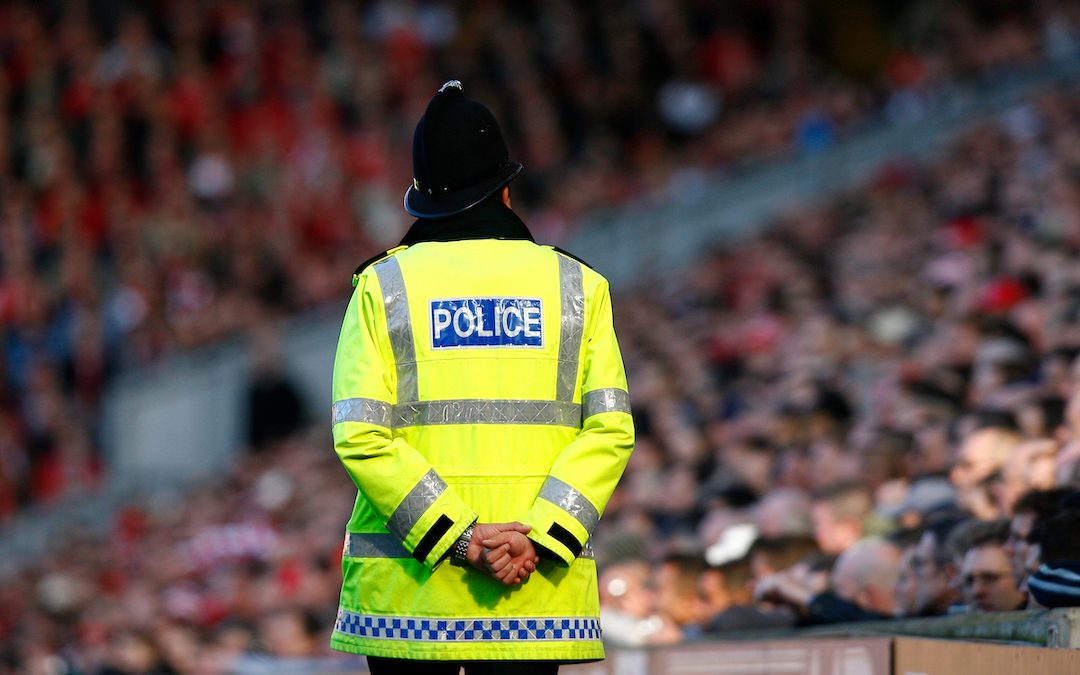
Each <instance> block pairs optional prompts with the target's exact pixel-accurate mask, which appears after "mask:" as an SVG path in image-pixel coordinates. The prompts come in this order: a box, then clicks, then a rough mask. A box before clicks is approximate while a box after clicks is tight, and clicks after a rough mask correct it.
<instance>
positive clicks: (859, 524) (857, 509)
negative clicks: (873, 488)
mask: <svg viewBox="0 0 1080 675" xmlns="http://www.w3.org/2000/svg"><path fill="white" fill-rule="evenodd" d="M873 507H874V500H873V497H872V496H871V494H870V491H869V490H867V489H866V488H865V487H864V486H861V485H854V484H850V483H843V484H838V485H832V486H830V487H828V488H826V489H824V490H822V491H821V492H819V493H818V494H816V495H814V500H813V504H812V506H811V511H810V517H811V519H812V520H813V523H814V539H815V540H816V541H817V545H818V548H820V549H821V551H822V552H823V553H828V554H830V555H837V554H839V553H842V552H844V551H846V550H847V549H848V548H850V547H851V545H852V544H854V543H855V542H857V541H859V540H860V539H862V538H863V535H864V534H865V533H866V522H865V521H866V518H867V517H868V516H869V515H870V511H871V510H872V509H873Z"/></svg>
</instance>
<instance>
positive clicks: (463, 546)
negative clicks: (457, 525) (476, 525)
mask: <svg viewBox="0 0 1080 675" xmlns="http://www.w3.org/2000/svg"><path fill="white" fill-rule="evenodd" d="M472 533H473V526H472V525H469V526H468V527H466V528H465V531H464V532H462V533H461V536H460V537H458V540H457V542H455V543H454V553H453V555H454V557H455V558H461V559H462V560H464V559H465V557H466V556H467V555H468V553H469V542H470V541H472Z"/></svg>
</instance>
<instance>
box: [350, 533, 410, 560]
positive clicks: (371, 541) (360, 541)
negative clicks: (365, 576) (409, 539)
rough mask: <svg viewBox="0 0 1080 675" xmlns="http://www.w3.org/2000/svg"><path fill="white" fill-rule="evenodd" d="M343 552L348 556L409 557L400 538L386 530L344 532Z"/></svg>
mask: <svg viewBox="0 0 1080 675" xmlns="http://www.w3.org/2000/svg"><path fill="white" fill-rule="evenodd" d="M343 552H344V554H345V555H346V556H348V557H350V558H409V559H410V560H411V559H412V556H411V555H409V551H408V550H407V549H406V548H405V547H404V546H403V545H402V543H401V540H400V539H398V538H397V537H395V536H394V535H392V534H390V533H388V532H364V533H359V532H346V533H345V549H344V551H343Z"/></svg>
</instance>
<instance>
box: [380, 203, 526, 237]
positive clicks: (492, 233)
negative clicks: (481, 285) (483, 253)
mask: <svg viewBox="0 0 1080 675" xmlns="http://www.w3.org/2000/svg"><path fill="white" fill-rule="evenodd" d="M466 239H524V240H527V241H533V237H532V233H531V232H529V228H528V226H527V225H525V223H523V222H522V221H521V218H518V216H517V214H516V213H514V212H513V211H511V210H510V209H509V208H508V207H507V206H506V205H505V204H503V203H502V201H500V200H499V199H497V198H494V199H486V200H484V201H483V202H481V203H479V204H477V205H476V206H474V207H473V208H471V209H469V210H468V211H465V212H463V213H458V214H456V215H453V216H447V217H446V218H419V219H417V221H416V222H415V223H413V225H412V227H410V228H409V231H408V232H406V233H405V237H404V238H403V239H402V240H401V245H402V246H412V245H413V244H419V243H421V242H425V241H463V240H466Z"/></svg>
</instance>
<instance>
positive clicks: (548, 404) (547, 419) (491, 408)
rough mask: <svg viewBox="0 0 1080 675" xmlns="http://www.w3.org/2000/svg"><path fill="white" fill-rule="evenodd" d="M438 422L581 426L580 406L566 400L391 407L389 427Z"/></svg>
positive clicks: (420, 403)
mask: <svg viewBox="0 0 1080 675" xmlns="http://www.w3.org/2000/svg"><path fill="white" fill-rule="evenodd" d="M441 424H542V425H549V426H561V427H572V428H574V429H579V428H581V406H580V405H578V404H576V403H570V402H567V401H523V400H488V399H456V400H447V401H417V402H416V403H409V404H407V405H397V406H394V416H393V428H395V429H399V428H401V427H414V426H434V425H441Z"/></svg>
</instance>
